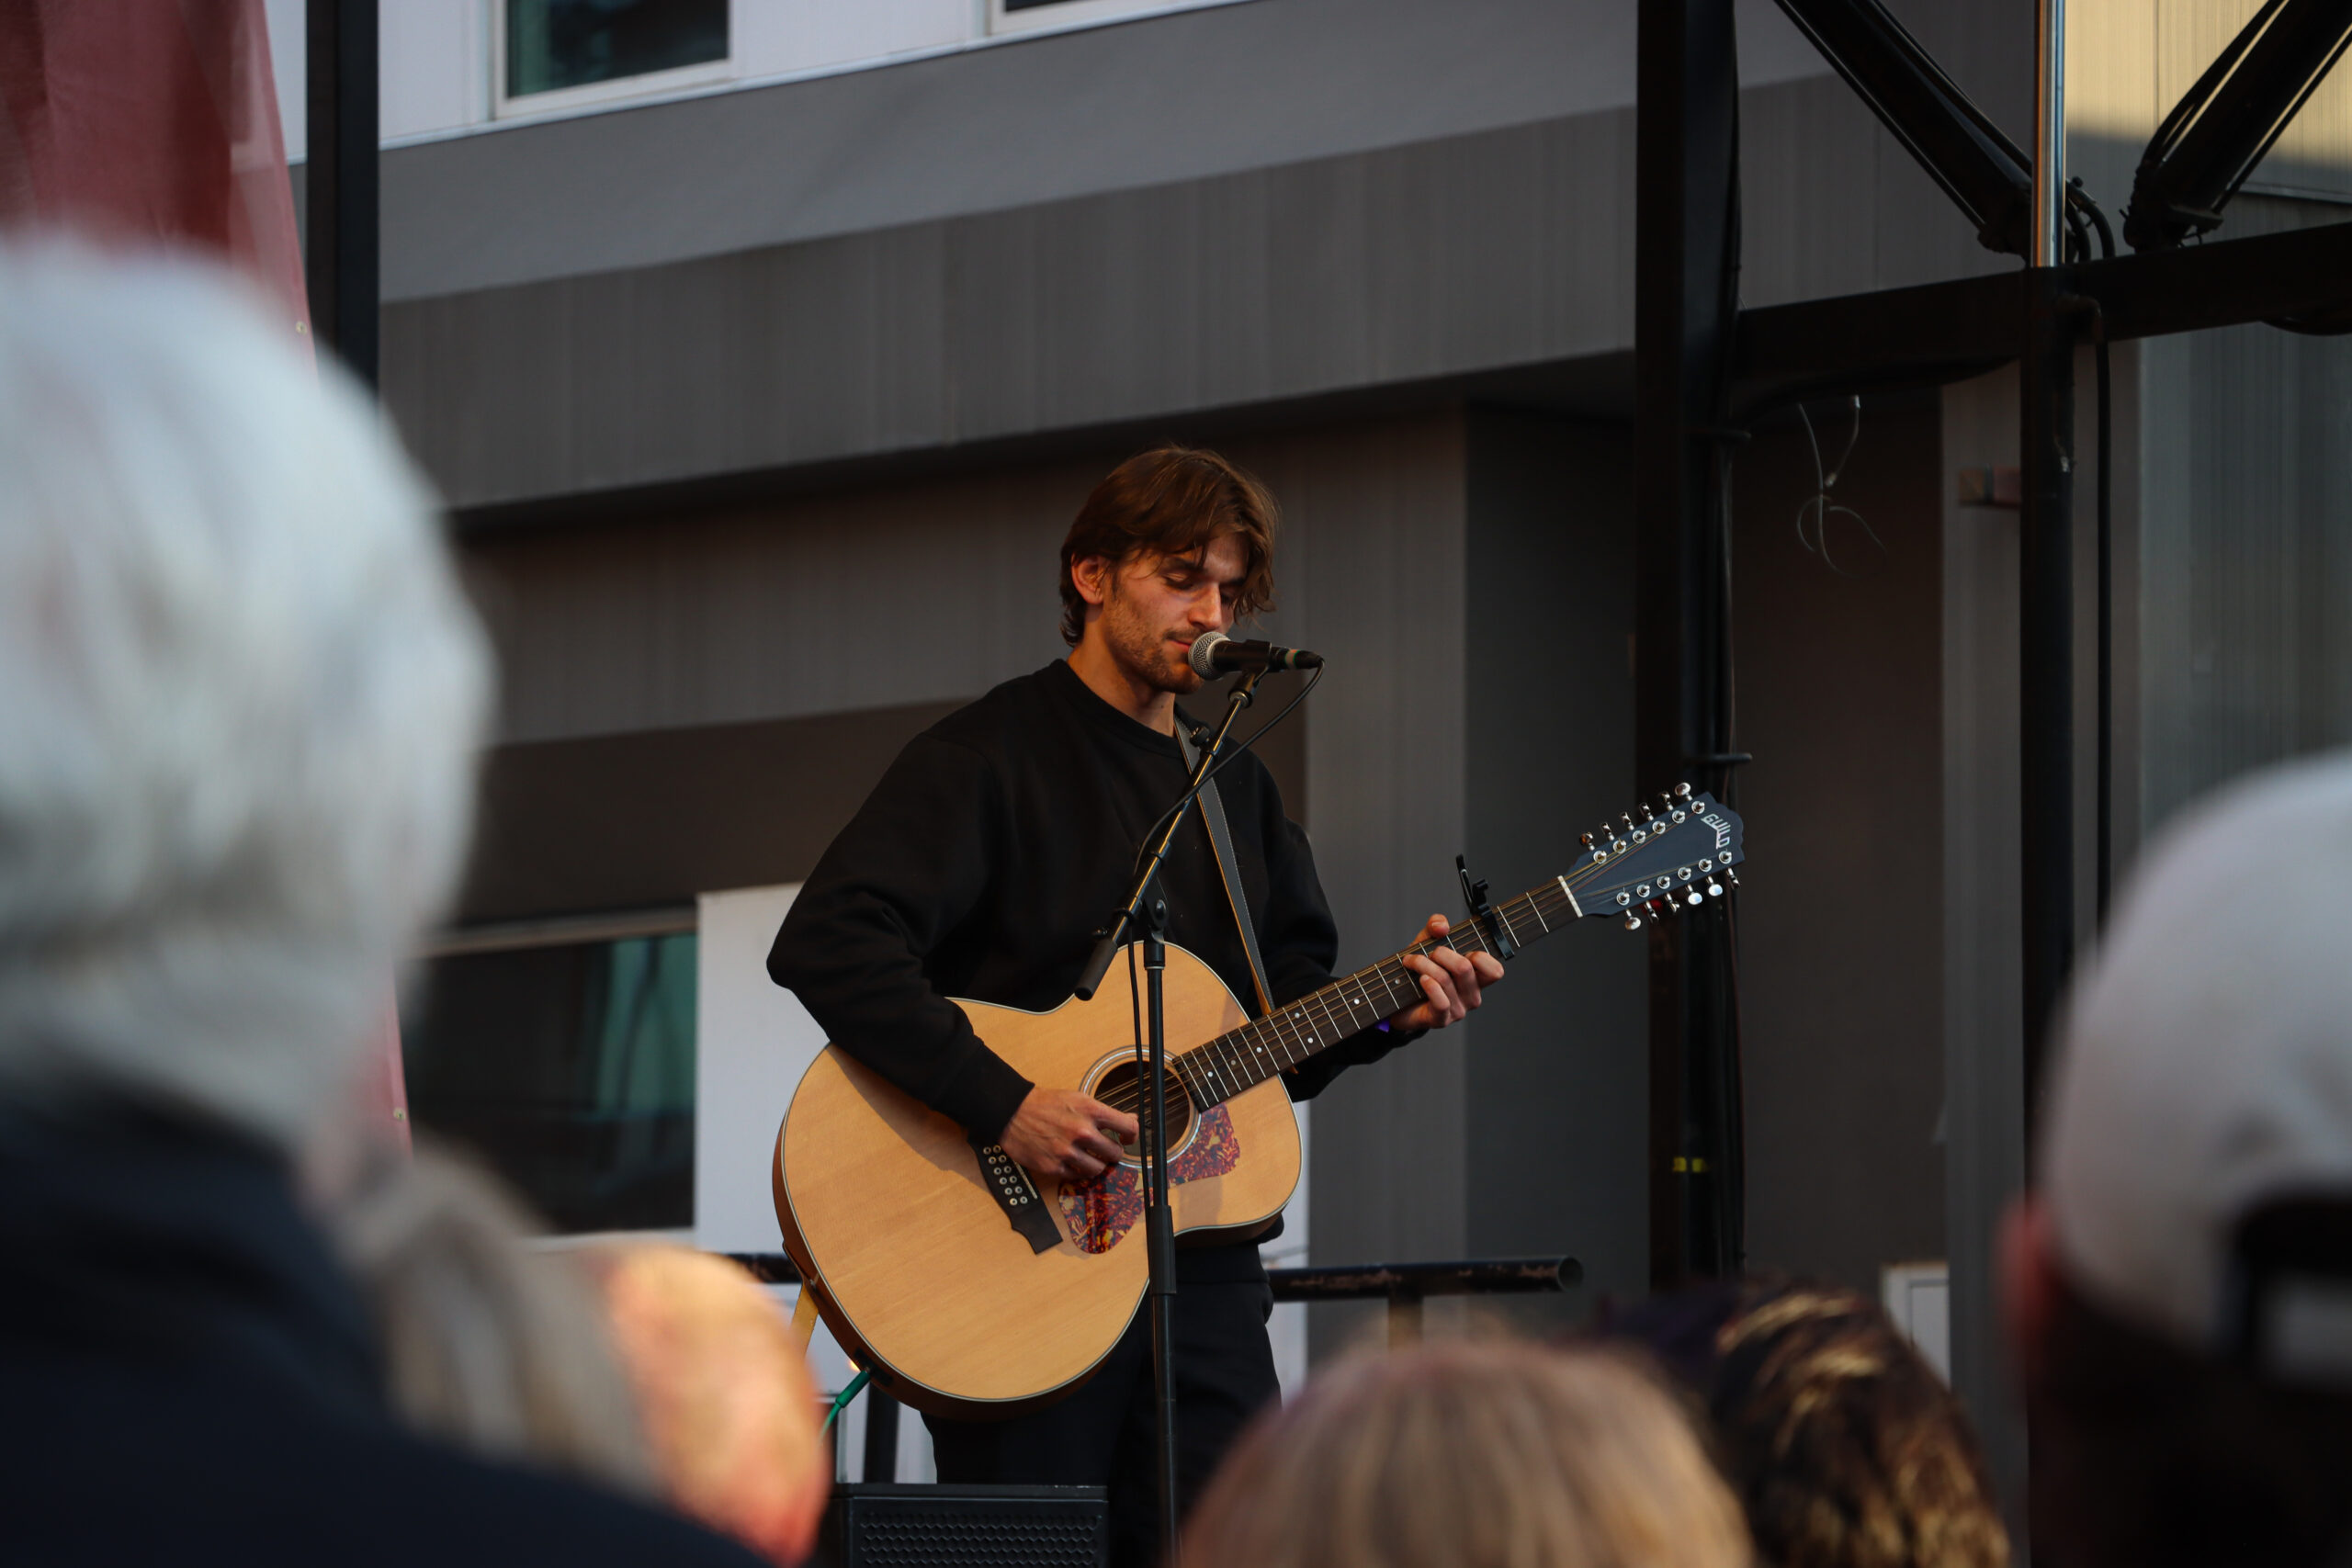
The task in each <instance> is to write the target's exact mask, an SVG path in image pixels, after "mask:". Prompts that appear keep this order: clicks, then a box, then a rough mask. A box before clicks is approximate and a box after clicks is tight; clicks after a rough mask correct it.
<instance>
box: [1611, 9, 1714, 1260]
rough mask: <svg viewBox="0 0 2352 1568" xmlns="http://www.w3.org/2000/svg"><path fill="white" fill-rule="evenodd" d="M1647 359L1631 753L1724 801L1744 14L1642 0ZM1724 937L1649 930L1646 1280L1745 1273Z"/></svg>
mask: <svg viewBox="0 0 2352 1568" xmlns="http://www.w3.org/2000/svg"><path fill="white" fill-rule="evenodd" d="M1640 27H1641V39H1640V63H1639V84H1638V85H1639V106H1638V108H1637V111H1636V112H1637V114H1638V116H1639V125H1638V131H1637V140H1638V145H1637V148H1636V152H1635V158H1636V189H1637V192H1638V202H1637V208H1636V212H1635V229H1636V232H1635V237H1634V257H1635V268H1634V276H1635V283H1634V343H1635V360H1636V370H1635V377H1636V382H1637V389H1638V400H1639V407H1638V413H1637V416H1636V422H1635V428H1634V448H1635V459H1636V463H1637V465H1638V480H1637V488H1636V494H1637V513H1638V518H1639V544H1638V547H1637V551H1636V575H1637V584H1638V585H1637V592H1638V597H1639V603H1638V604H1637V607H1636V614H1635V620H1634V626H1635V638H1634V650H1635V659H1634V707H1635V718H1634V754H1635V760H1636V765H1637V767H1638V769H1639V776H1640V778H1641V780H1642V784H1643V787H1645V788H1663V787H1665V786H1666V785H1667V784H1671V783H1673V782H1676V781H1687V782H1689V783H1691V784H1693V785H1694V786H1699V787H1707V788H1717V789H1719V788H1720V787H1721V780H1720V778H1719V777H1717V776H1716V775H1717V774H1718V773H1720V770H1721V766H1722V762H1721V758H1722V754H1723V752H1724V746H1725V742H1726V739H1727V737H1726V728H1725V727H1726V720H1727V716H1728V707H1727V703H1726V693H1725V690H1724V653H1725V645H1724V615H1723V610H1724V605H1723V588H1724V564H1725V558H1724V522H1725V518H1724V510H1723V506H1722V502H1723V495H1722V491H1721V484H1722V465H1721V461H1720V457H1721V450H1722V443H1723V442H1724V440H1725V439H1726V438H1727V436H1728V433H1727V432H1725V431H1724V429H1723V428H1722V426H1723V422H1724V411H1725V408H1726V396H1725V394H1726V391H1727V387H1728V371H1729V348H1730V344H1731V341H1732V333H1733V328H1734V325H1735V322H1736V314H1737V295H1736V288H1734V287H1733V285H1734V283H1735V281H1736V259H1737V249H1736V246H1737V216H1736V215H1737V200H1738V111H1739V73H1738V59H1737V51H1736V38H1735V35H1734V31H1733V25H1732V3H1731V0H1642V4H1641V12H1640ZM1725 940H1726V938H1725V933H1724V932H1723V931H1721V930H1720V928H1719V927H1718V926H1717V924H1716V923H1715V922H1714V921H1713V920H1712V919H1702V918H1700V917H1690V918H1685V919H1679V920H1677V921H1674V922H1670V923H1666V924H1661V925H1659V926H1657V927H1654V928H1653V929H1652V931H1651V933H1650V1136H1649V1156H1650V1157H1649V1199H1650V1277H1651V1280H1652V1282H1653V1283H1654V1284H1657V1285H1670V1284H1673V1283H1676V1282H1678V1281H1679V1280H1684V1279H1687V1278H1690V1277H1691V1276H1693V1275H1716V1274H1720V1273H1724V1272H1726V1271H1728V1270H1729V1269H1733V1268H1736V1264H1737V1258H1738V1254H1739V1250H1740V1241H1739V1235H1738V1232H1739V1221H1738V1217H1737V1215H1736V1213H1729V1212H1727V1209H1726V1206H1725V1204H1724V1201H1723V1199H1724V1195H1725V1194H1726V1193H1728V1192H1736V1190H1737V1183H1736V1172H1729V1171H1726V1170H1725V1169H1724V1162H1725V1161H1726V1159H1727V1158H1733V1157H1736V1147H1737V1139H1736V1136H1727V1135H1726V1134H1728V1133H1729V1131H1730V1121H1729V1119H1730V1118H1734V1117H1736V1111H1737V1108H1736V1106H1732V1105H1727V1104H1725V1103H1724V1102H1723V1100H1724V1085H1725V1084H1726V1083H1727V1082H1729V1081H1735V1080H1734V1079H1732V1078H1731V1077H1730V1076H1729V1075H1726V1074H1725V1073H1724V1071H1723V1070H1722V1068H1723V1054H1724V1052H1725V1051H1727V1050H1729V1049H1730V1043H1729V1037H1728V1036H1729V1032H1728V1029H1727V1027H1726V1024H1727V1021H1728V1019H1729V1017H1730V1010H1729V1005H1728V998H1727V997H1726V995H1725V990H1724V974H1725V970H1724V953H1723V951H1722V944H1723V942H1724V941H1725ZM1727 1179H1729V1180H1728V1181H1727Z"/></svg>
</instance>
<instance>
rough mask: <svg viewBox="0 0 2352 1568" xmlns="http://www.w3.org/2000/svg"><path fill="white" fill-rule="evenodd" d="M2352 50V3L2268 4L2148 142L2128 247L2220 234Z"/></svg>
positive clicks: (2126, 231) (2130, 211)
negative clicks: (2250, 182) (2233, 202)
mask: <svg viewBox="0 0 2352 1568" xmlns="http://www.w3.org/2000/svg"><path fill="white" fill-rule="evenodd" d="M2348 43H2352V0H2269V3H2268V4H2267V5H2265V6H2263V7H2262V9H2261V10H2260V11H2258V12H2256V14H2255V17H2254V19H2253V20H2252V21H2250V22H2248V23H2246V25H2245V28H2242V29H2240V31H2239V33H2238V35H2237V37H2236V38H2234V39H2232V40H2231V41H2230V46H2229V47H2228V48H2227V49H2225V50H2223V51H2222V53H2221V56H2220V58H2218V59H2217V60H2215V61H2214V62H2213V63H2212V64H2211V65H2210V66H2208V67H2207V68H2206V70H2205V73H2204V74H2202V75H2201V76H2199V78H2198V79H2197V84H2196V85H2194V86H2192V87H2191V88H2189V89H2188V92H2187V93H2186V94H2185V95H2183V96H2182V97H2181V100H2180V102H2179V103H2177V104H2176V105H2175V106H2173V109H2172V112H2171V113H2169V114H2167V115H2165V118H2164V123H2163V124H2162V125H2160V126H2158V127H2157V128H2156V133H2155V135H2154V137H2152V138H2150V139H2149V141H2148V147H2147V151H2146V152H2143V153H2142V154H2141V156H2140V167H2139V170H2138V172H2137V173H2136V174H2134V175H2133V176H2132V179H2131V205H2130V206H2129V207H2127V208H2126V209H2124V213H2123V238H2124V240H2125V241H2126V243H2129V244H2130V245H2131V248H2132V249H2133V250H2135V251H2147V250H2158V249H2162V248H2165V247H2167V246H2172V245H2177V244H2179V243H2181V242H2182V241H2183V240H2185V239H2187V238H2188V237H2189V236H2190V235H2192V234H2204V233H2208V232H2210V231H2212V230H2215V229H2218V228H2220V227H2221V225H2222V207H2223V205H2225V204H2226V203H2227V202H2228V201H2229V199H2230V197H2233V196H2235V195H2236V194H2237V189H2238V186H2241V185H2244V184H2245V177H2246V176H2247V175H2250V174H2252V173H2253V172H2254V166H2255V165H2256V164H2259V163H2260V162H2262V159H2263V156H2264V154H2266V153H2267V152H2269V151H2270V149H2271V147H2272V146H2273V144H2275V143H2276V142H2277V141H2278V136H2279V133H2280V132H2281V131H2283V130H2286V129H2287V124H2288V122H2289V121H2290V120H2291V119H2293V118H2295V116H2296V114H2297V113H2298V112H2300V111H2301V108H2302V107H2303V105H2304V104H2305V103H2306V102H2307V101H2309V99H2310V97H2311V96H2312V93H2313V92H2315V91H2316V90H2317V89H2318V87H2319V85H2320V83H2321V82H2322V81H2323V80H2324V79H2325V78H2326V76H2327V73H2328V72H2329V71H2330V70H2332V69H2334V68H2335V62H2336V61H2337V60H2338V59H2340V58H2342V56H2343V53H2344V49H2345V46H2346V44H2348Z"/></svg>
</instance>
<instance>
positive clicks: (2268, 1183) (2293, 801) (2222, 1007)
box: [2004, 755, 2352, 1564]
mask: <svg viewBox="0 0 2352 1568" xmlns="http://www.w3.org/2000/svg"><path fill="white" fill-rule="evenodd" d="M2348 888H2352V758H2347V757H2346V756H2343V755H2336V756H2332V757H2329V758H2325V759H2323V760H2320V761H2310V762H2304V763H2300V764H2297V765H2294V766H2291V767H2287V768H2281V769H2278V770H2275V771H2273V772H2270V773H2265V774H2262V775H2259V776H2257V777H2256V778H2254V779H2252V780H2249V781H2246V782H2244V783H2242V784H2238V785H2235V786H2233V787H2232V788H2230V789H2228V790H2226V791H2224V792H2222V794H2220V795H2217V796H2216V797H2214V798H2213V799H2212V800H2211V801H2210V802H2208V803H2206V804H2205V805H2203V806H2202V807H2199V808H2198V809H2196V810H2195V811H2193V812H2192V813H2190V814H2189V815H2188V817H2186V818H2184V819H2183V820H2182V821H2181V822H2180V823H2179V824H2178V825H2177V826H2176V827H2175V828H2174V829H2171V830H2170V831H2169V832H2167V833H2166V834H2165V836H2164V837H2163V838H2162V839H2161V840H2159V841H2158V842H2157V843H2156V844H2155V845H2154V846H2152V848H2151V849H2150V851H2149V852H2148V855H2147V858H2146V860H2145V862H2144V863H2143V869H2142V870H2141V871H2140V872H2139V873H2138V874H2137V875H2136V876H2135V877H2134V879H2133V881H2132V884H2131V886H2130V887H2129V889H2128V890H2127V892H2126V895H2125V897H2123V898H2122V899H2121V900H2120V902H2119V904H2118V906H2117V908H2116V911H2115V916H2114V919H2113V920H2112V921H2111V923H2110V926H2109V931H2108V934H2107V936H2106V939H2105V941H2104V942H2103V944H2102V948H2101V951H2100V952H2099V953H2098V955H2097V957H2096V959H2095V961H2093V962H2091V963H2090V964H2086V967H2085V969H2084V971H2083V972H2082V974H2081V975H2080V976H2078V978H2077V981H2076V984H2075V989H2074V992H2073V994H2072V996H2071V997H2070V998H2069V1002H2068V1006H2067V1009H2066V1012H2065V1017H2064V1024H2063V1031H2064V1033H2063V1040H2062V1043H2061V1048H2060V1052H2059V1055H2058V1057H2057V1060H2056V1063H2055V1066H2054V1068H2053V1072H2052V1078H2051V1081H2050V1083H2049V1085H2048V1086H2047V1099H2046V1102H2045V1104H2046V1114H2045V1118H2044V1122H2043V1127H2042V1138H2041V1150H2040V1158H2039V1161H2038V1163H2037V1169H2038V1173H2039V1180H2038V1183H2037V1188H2036V1190H2035V1192H2034V1193H2033V1195H2032V1196H2030V1198H2028V1199H2027V1200H2025V1201H2023V1202H2022V1203H2021V1204H2020V1205H2019V1206H2018V1209H2017V1210H2016V1211H2015V1212H2013V1213H2012V1215H2011V1217H2010V1223H2009V1226H2008V1230H2007V1235H2006V1236H2005V1238H2004V1262H2005V1265H2006V1269H2005V1274H2006V1280H2005V1294H2006V1301H2005V1306H2006V1311H2007V1318H2008V1326H2009V1329H2010V1333H2011V1337H2012V1340H2013V1345H2014V1348H2015V1350H2016V1353H2017V1358H2018V1369H2019V1371H2020V1373H2021V1375H2022V1377H2023V1380H2024V1382H2025V1388H2026V1395H2027V1400H2028V1403H2029V1406H2030V1410H2031V1412H2032V1414H2033V1416H2034V1417H2035V1427H2034V1444H2033V1466H2034V1485H2033V1488H2032V1499H2033V1512H2034V1524H2035V1531H2034V1533H2035V1539H2036V1541H2037V1544H2038V1545H2042V1546H2047V1547H2049V1548H2050V1549H2052V1550H2053V1551H2058V1552H2059V1553H2060V1554H2061V1555H2062V1557H2063V1558H2064V1561H2067V1562H2082V1563H2086V1564H2103V1563H2109V1562H2134V1563H2161V1562H2199V1563H2206V1564H2211V1563H2222V1562H2267V1563H2274V1564H2276V1563H2293V1562H2325V1561H2330V1560H2331V1559H2332V1558H2333V1557H2334V1556H2335V1553H2337V1552H2338V1551H2342V1550H2344V1549H2345V1548H2346V1546H2347V1545H2352V1540H2347V1537H2346V1530H2347V1528H2352V961H2347V955H2346V952H2345V946H2346V943H2345V916H2346V913H2347V911H2352V895H2347V889H2348Z"/></svg>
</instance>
